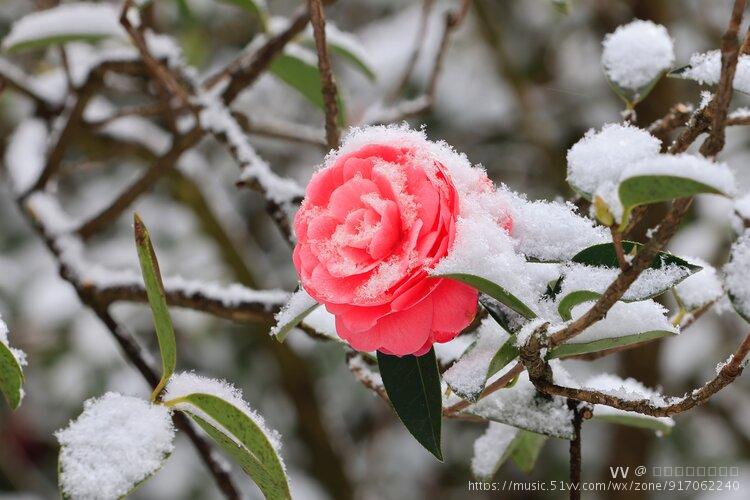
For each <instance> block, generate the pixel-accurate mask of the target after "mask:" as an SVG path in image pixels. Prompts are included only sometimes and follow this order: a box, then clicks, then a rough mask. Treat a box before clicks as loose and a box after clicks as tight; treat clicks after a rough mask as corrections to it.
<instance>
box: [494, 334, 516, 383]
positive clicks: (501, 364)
mask: <svg viewBox="0 0 750 500" xmlns="http://www.w3.org/2000/svg"><path fill="white" fill-rule="evenodd" d="M518 354H519V352H518V347H516V338H515V336H512V337H511V338H509V339H508V340H507V341H506V342H505V343H504V344H503V346H502V347H501V348H500V349H498V351H497V352H496V353H495V355H494V356H493V357H492V360H491V361H490V366H489V368H488V369H487V378H488V379H489V378H490V377H491V376H493V375H494V374H496V373H497V372H499V371H500V370H502V369H503V368H505V367H506V366H508V364H509V363H510V362H511V361H513V360H514V359H516V358H517V357H518Z"/></svg>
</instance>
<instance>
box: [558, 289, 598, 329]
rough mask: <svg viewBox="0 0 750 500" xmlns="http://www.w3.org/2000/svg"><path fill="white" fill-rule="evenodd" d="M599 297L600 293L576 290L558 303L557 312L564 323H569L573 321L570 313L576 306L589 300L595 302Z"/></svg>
mask: <svg viewBox="0 0 750 500" xmlns="http://www.w3.org/2000/svg"><path fill="white" fill-rule="evenodd" d="M600 296H601V294H600V293H597V292H591V291H589V290H576V291H575V292H571V293H569V294H568V295H566V296H565V297H563V299H562V300H561V301H560V303H559V304H558V305H557V312H558V313H559V314H560V317H561V318H562V319H563V320H564V321H570V320H571V319H573V317H572V315H571V311H572V310H573V308H574V307H575V306H577V305H578V304H582V303H584V302H588V301H590V300H596V299H598V298H599V297H600Z"/></svg>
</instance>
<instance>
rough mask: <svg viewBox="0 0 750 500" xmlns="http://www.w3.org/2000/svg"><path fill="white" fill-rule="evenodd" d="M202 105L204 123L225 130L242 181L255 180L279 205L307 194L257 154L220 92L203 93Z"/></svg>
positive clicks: (210, 128) (217, 131) (202, 122)
mask: <svg viewBox="0 0 750 500" xmlns="http://www.w3.org/2000/svg"><path fill="white" fill-rule="evenodd" d="M200 101H201V104H202V106H203V108H202V109H201V111H200V122H201V125H202V126H203V127H204V128H206V129H207V130H210V131H212V132H214V133H217V134H223V135H225V136H226V138H227V142H228V143H229V144H230V145H231V148H232V149H233V151H234V156H235V157H236V158H237V160H238V161H239V162H240V163H241V165H240V166H241V168H242V173H241V174H240V181H242V182H246V183H255V184H257V185H258V186H259V187H260V188H261V189H262V191H263V193H264V195H265V196H266V198H267V199H269V200H272V201H274V202H276V203H278V204H280V205H282V206H283V205H286V204H289V203H290V201H291V200H292V199H294V198H296V197H300V196H302V195H304V190H303V189H302V187H300V186H299V185H298V184H297V183H296V182H294V181H293V180H292V179H288V178H285V177H280V176H279V175H277V174H276V173H275V172H274V171H273V170H272V169H271V167H270V165H268V163H267V162H266V161H265V160H264V159H263V158H261V157H260V156H258V154H257V153H256V152H255V149H254V148H253V147H252V145H251V144H250V141H249V140H248V138H247V135H246V134H245V132H244V131H243V130H242V128H241V127H240V126H239V124H238V123H237V121H236V120H235V119H234V118H233V117H232V115H231V113H230V112H229V110H228V109H227V108H226V106H224V105H223V104H222V103H221V101H220V98H219V97H218V95H217V93H216V92H215V91H214V92H211V93H210V94H209V93H206V94H203V95H202V96H201V98H200Z"/></svg>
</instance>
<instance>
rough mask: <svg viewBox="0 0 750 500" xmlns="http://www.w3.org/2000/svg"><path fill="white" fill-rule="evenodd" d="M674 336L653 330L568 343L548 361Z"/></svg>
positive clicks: (559, 348)
mask: <svg viewBox="0 0 750 500" xmlns="http://www.w3.org/2000/svg"><path fill="white" fill-rule="evenodd" d="M672 335H677V334H676V333H675V332H670V331H668V330H653V331H650V332H643V333H635V334H633V335H623V336H622V337H613V338H607V339H599V340H593V341H591V342H579V343H568V344H563V345H560V346H557V347H555V348H554V349H552V350H551V351H550V352H549V354H548V355H547V359H554V358H565V357H568V356H577V355H579V354H589V353H592V352H599V351H604V350H607V349H613V348H615V347H621V346H626V345H630V344H637V343H639V342H648V341H650V340H655V339H659V338H662V337H668V336H672Z"/></svg>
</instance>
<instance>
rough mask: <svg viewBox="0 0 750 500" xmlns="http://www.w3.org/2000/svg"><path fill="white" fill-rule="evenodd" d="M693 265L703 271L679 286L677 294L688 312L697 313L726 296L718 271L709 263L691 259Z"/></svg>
mask: <svg viewBox="0 0 750 500" xmlns="http://www.w3.org/2000/svg"><path fill="white" fill-rule="evenodd" d="M690 261H691V263H693V264H695V265H699V266H701V270H700V271H697V272H696V273H695V274H692V275H691V276H689V277H687V278H685V279H684V280H683V281H681V282H680V283H678V284H677V286H676V287H675V292H676V293H677V296H678V297H679V299H680V302H681V303H682V306H683V307H685V309H686V310H687V311H695V310H696V309H700V308H701V307H703V306H705V305H707V304H710V303H712V302H714V301H717V300H719V299H720V298H721V297H723V296H724V287H723V285H722V283H721V279H719V274H718V272H717V271H716V269H715V268H714V267H713V266H711V265H710V264H709V263H708V262H705V261H703V260H701V259H698V258H695V257H691V258H690Z"/></svg>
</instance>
